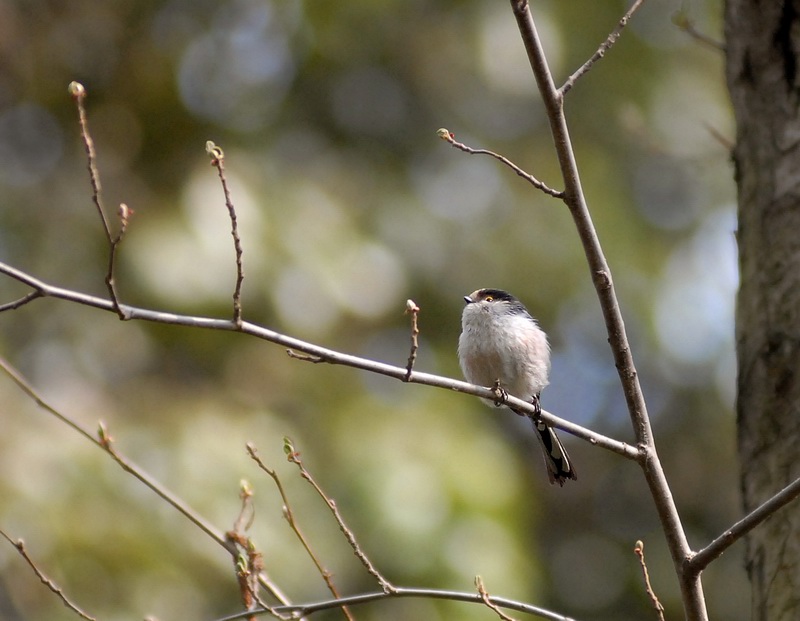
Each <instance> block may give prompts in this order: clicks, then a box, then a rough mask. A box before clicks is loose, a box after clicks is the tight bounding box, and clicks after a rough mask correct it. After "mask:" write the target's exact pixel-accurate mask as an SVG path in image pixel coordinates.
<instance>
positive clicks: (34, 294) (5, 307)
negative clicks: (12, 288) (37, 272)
mask: <svg viewBox="0 0 800 621" xmlns="http://www.w3.org/2000/svg"><path fill="white" fill-rule="evenodd" d="M40 297H42V294H41V293H39V292H38V291H31V292H30V293H28V294H27V295H24V296H22V297H21V298H20V299H18V300H14V301H13V302H6V303H5V304H0V313H2V312H3V311H9V310H16V309H18V308H20V307H21V306H25V305H26V304H27V303H28V302H33V300H35V299H36V298H40Z"/></svg>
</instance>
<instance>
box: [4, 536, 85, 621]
mask: <svg viewBox="0 0 800 621" xmlns="http://www.w3.org/2000/svg"><path fill="white" fill-rule="evenodd" d="M0 535H1V536H2V537H3V538H4V539H6V540H7V541H8V543H10V544H11V545H12V546H14V547H15V548H16V549H17V552H19V555H20V556H21V557H22V558H23V559H24V560H25V562H26V563H28V565H29V566H30V568H31V569H32V570H33V573H35V574H36V577H37V578H39V580H40V581H41V583H42V584H43V585H45V586H46V587H47V588H48V589H50V590H51V591H52V592H53V593H55V594H56V595H57V596H58V598H59V599H60V600H61V602H62V603H63V604H64V605H65V606H66V607H67V608H69V609H70V610H72V611H73V612H74V613H75V614H77V615H78V616H79V617H81V618H82V619H85V620H86V621H96V619H95V618H94V617H92V616H89V615H88V614H86V613H85V612H84V611H83V610H81V609H80V608H79V607H78V605H77V604H75V603H73V602H72V600H70V599H69V598H68V597H67V596H66V595H65V594H64V591H63V589H62V588H61V587H59V586H58V585H57V584H56V583H55V582H53V581H52V580H51V579H50V578H48V577H47V576H46V575H45V573H44V572H43V571H42V570H41V569H39V566H38V565H37V564H36V562H35V561H34V560H33V559H32V558H31V557H30V555H29V554H28V550H27V549H26V548H25V542H24V541H23V540H22V539H17V540H16V541H15V540H13V539H12V538H11V537H10V536H9V535H8V534H7V533H6V532H5V531H4V530H2V529H0Z"/></svg>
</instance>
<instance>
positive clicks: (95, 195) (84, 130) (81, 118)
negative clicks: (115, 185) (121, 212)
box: [67, 82, 111, 242]
mask: <svg viewBox="0 0 800 621" xmlns="http://www.w3.org/2000/svg"><path fill="white" fill-rule="evenodd" d="M67 90H68V92H69V94H70V95H71V96H72V99H73V100H75V105H76V106H77V108H78V123H79V124H80V130H81V138H82V139H83V147H84V150H85V151H86V159H87V160H88V167H89V181H90V182H91V184H92V201H93V202H94V206H95V207H96V208H97V213H98V215H99V216H100V220H101V221H102V222H103V229H104V230H105V233H106V239H107V240H108V241H109V242H110V241H111V227H110V226H109V224H108V218H106V212H105V209H103V198H102V188H101V186H100V173H99V172H98V171H97V154H96V152H95V149H94V140H92V137H91V135H90V134H89V122H88V120H87V118H86V107H85V106H84V105H83V102H84V100H85V99H86V89H85V88H84V87H83V84H81V83H80V82H70V83H69V86H68V87H67Z"/></svg>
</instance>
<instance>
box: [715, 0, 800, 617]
mask: <svg viewBox="0 0 800 621" xmlns="http://www.w3.org/2000/svg"><path fill="white" fill-rule="evenodd" d="M725 38H726V48H727V80H728V88H729V89H730V93H731V99H732V102H733V109H734V113H735V117H736V124H737V136H736V147H735V149H734V162H735V166H736V181H737V185H738V191H739V199H738V200H739V232H738V241H739V267H740V278H741V285H740V288H739V294H738V298H737V319H736V348H737V355H738V371H739V376H738V386H737V391H738V396H737V418H738V450H739V459H740V464H741V487H742V495H743V502H744V509H745V511H751V510H752V509H754V508H755V507H757V506H758V505H759V504H761V503H762V502H763V501H765V500H766V499H768V498H769V497H770V496H771V495H773V494H774V493H775V492H777V491H779V490H780V489H781V488H783V487H784V486H785V485H786V484H788V483H789V482H790V481H792V480H793V479H795V478H796V477H797V476H798V475H800V459H798V457H799V456H800V118H799V115H798V94H799V92H800V91H799V89H798V83H799V82H798V71H800V66H799V65H800V58H799V57H798V51H800V0H794V1H792V0H785V1H783V2H781V1H779V0H768V1H764V2H760V1H757V0H727V3H726V7H725ZM709 268H712V266H709ZM746 554H747V570H748V573H749V576H750V582H751V584H752V591H753V595H752V602H753V603H752V606H753V611H752V619H754V620H755V621H765V620H767V619H769V620H770V621H777V620H784V619H785V620H787V621H788V620H791V621H796V620H797V619H800V507H798V506H797V505H790V506H789V507H787V508H786V509H784V510H783V511H780V512H779V513H778V514H776V515H775V516H773V517H772V518H771V519H770V520H768V521H767V522H766V524H764V525H762V526H761V527H759V528H757V529H756V530H755V531H754V532H753V533H752V534H751V535H750V536H749V537H748V539H747V552H746Z"/></svg>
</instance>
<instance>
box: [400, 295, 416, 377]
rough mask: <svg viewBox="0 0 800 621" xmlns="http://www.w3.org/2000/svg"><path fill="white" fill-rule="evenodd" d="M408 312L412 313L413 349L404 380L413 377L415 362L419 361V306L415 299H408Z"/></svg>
mask: <svg viewBox="0 0 800 621" xmlns="http://www.w3.org/2000/svg"><path fill="white" fill-rule="evenodd" d="M406 313H411V351H410V352H409V354H408V363H407V364H406V376H405V377H404V378H403V381H406V382H407V381H409V380H410V379H411V372H412V371H413V370H414V363H415V362H416V361H417V350H418V349H419V325H418V323H417V320H418V319H419V306H417V303H416V302H414V300H406Z"/></svg>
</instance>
